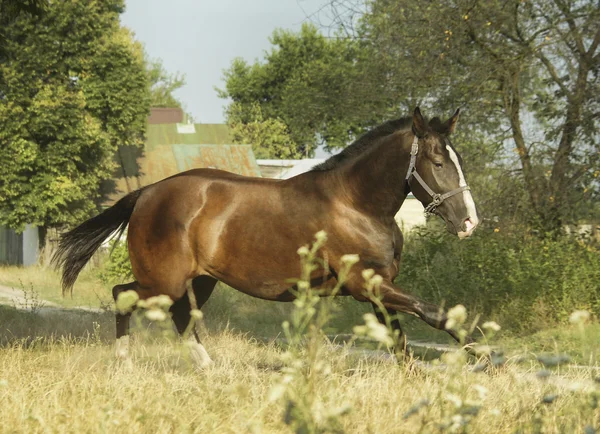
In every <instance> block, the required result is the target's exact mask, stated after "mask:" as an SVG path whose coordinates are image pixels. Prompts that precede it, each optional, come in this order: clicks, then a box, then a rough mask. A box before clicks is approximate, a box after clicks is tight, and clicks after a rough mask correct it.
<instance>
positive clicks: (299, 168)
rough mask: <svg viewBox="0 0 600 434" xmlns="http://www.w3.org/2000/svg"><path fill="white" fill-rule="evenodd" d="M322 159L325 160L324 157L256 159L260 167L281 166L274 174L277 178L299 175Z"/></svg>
mask: <svg viewBox="0 0 600 434" xmlns="http://www.w3.org/2000/svg"><path fill="white" fill-rule="evenodd" d="M323 161H325V158H305V159H303V160H263V159H260V160H256V162H257V163H258V165H259V166H260V167H261V168H262V167H265V168H268V167H278V168H281V170H280V171H279V173H277V175H276V176H275V178H277V179H289V178H292V177H294V176H297V175H300V174H301V173H305V172H308V171H309V170H311V169H312V168H313V167H315V166H316V165H317V164H320V163H322V162H323Z"/></svg>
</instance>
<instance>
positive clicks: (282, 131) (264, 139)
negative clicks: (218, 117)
mask: <svg viewBox="0 0 600 434" xmlns="http://www.w3.org/2000/svg"><path fill="white" fill-rule="evenodd" d="M248 115H249V116H250V117H251V120H248V119H247V117H245V116H248ZM244 120H245V121H244ZM227 121H228V124H229V127H230V128H231V136H232V137H233V141H234V143H240V144H247V145H248V144H249V145H252V150H253V151H254V155H255V156H256V158H282V159H294V158H301V157H302V155H301V154H299V153H298V149H297V147H296V146H294V142H293V141H292V139H291V137H290V135H289V132H288V129H287V126H286V125H285V123H283V122H282V121H281V120H279V119H274V118H268V119H265V118H264V116H263V114H262V110H261V108H260V105H259V104H258V103H253V104H252V105H251V106H250V107H249V113H248V110H244V108H243V107H242V106H241V104H239V103H233V104H231V105H230V106H229V108H228V113H227Z"/></svg>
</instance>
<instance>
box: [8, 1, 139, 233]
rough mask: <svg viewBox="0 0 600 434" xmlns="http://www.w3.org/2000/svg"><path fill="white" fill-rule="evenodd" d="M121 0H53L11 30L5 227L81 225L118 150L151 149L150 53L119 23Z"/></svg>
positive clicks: (22, 17) (23, 17)
mask: <svg viewBox="0 0 600 434" xmlns="http://www.w3.org/2000/svg"><path fill="white" fill-rule="evenodd" d="M123 9H124V2H123V1H122V0H107V1H103V2H72V1H66V0H64V1H53V2H51V3H50V4H49V5H48V7H47V8H46V10H45V12H44V14H42V15H41V16H35V15H31V14H20V15H19V16H18V17H17V18H16V19H15V20H14V21H13V22H11V23H10V24H9V25H8V26H7V27H5V28H4V29H3V31H4V34H5V35H6V44H5V47H4V49H5V53H6V59H5V61H3V62H2V63H1V64H0V124H1V125H2V128H0V166H1V167H2V169H3V174H2V177H1V178H0V223H1V224H4V225H8V226H10V227H13V228H16V229H22V228H23V227H24V225H25V224H28V223H31V224H35V225H39V226H44V227H50V226H57V225H62V224H74V223H77V222H79V221H81V220H82V219H84V218H85V217H87V216H89V214H90V213H91V212H92V211H94V210H95V209H96V207H97V201H98V200H99V199H100V197H99V196H100V192H99V184H100V182H101V181H102V180H103V179H106V178H109V177H110V175H111V172H112V168H113V155H114V153H115V151H116V149H117V147H118V146H119V145H134V146H139V145H141V144H142V143H143V134H144V132H145V126H146V118H147V113H148V105H149V86H148V76H147V73H146V71H145V69H144V63H143V53H142V48H141V46H140V45H139V44H137V43H135V42H134V41H133V38H132V36H131V34H130V33H129V32H128V31H127V30H126V29H124V28H121V26H120V24H119V14H120V13H121V12H122V11H123Z"/></svg>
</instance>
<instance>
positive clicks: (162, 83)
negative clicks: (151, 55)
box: [145, 55, 185, 108]
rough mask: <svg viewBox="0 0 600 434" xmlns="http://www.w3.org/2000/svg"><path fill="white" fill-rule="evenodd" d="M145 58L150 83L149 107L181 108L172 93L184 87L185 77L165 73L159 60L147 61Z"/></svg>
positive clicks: (178, 74) (179, 102)
mask: <svg viewBox="0 0 600 434" xmlns="http://www.w3.org/2000/svg"><path fill="white" fill-rule="evenodd" d="M145 57H146V69H147V71H148V80H149V82H150V105H151V106H152V107H179V108H182V104H181V101H179V100H178V99H177V98H176V97H175V96H174V95H173V93H174V92H175V91H177V90H178V89H181V88H182V87H183V86H185V76H184V75H183V74H180V73H175V74H172V73H169V72H167V71H166V70H165V67H164V66H163V63H162V60H160V59H148V56H147V55H145Z"/></svg>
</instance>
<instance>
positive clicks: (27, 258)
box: [23, 225, 40, 267]
mask: <svg viewBox="0 0 600 434" xmlns="http://www.w3.org/2000/svg"><path fill="white" fill-rule="evenodd" d="M39 245H40V243H39V236H38V228H36V227H34V226H31V225H27V226H26V227H25V231H24V232H23V265H24V266H26V267H27V266H28V265H35V264H37V262H38V252H39Z"/></svg>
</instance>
